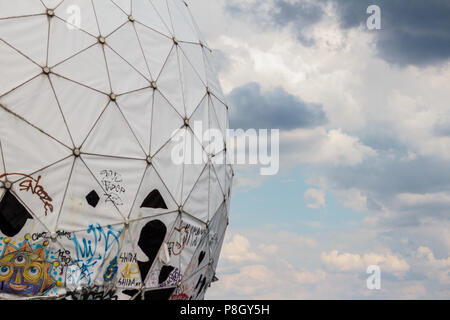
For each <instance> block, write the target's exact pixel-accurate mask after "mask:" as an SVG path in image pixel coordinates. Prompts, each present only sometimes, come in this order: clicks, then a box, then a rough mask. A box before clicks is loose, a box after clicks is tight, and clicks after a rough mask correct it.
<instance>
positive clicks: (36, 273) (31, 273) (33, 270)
mask: <svg viewBox="0 0 450 320" xmlns="http://www.w3.org/2000/svg"><path fill="white" fill-rule="evenodd" d="M41 271H42V269H41V268H40V267H39V266H37V265H34V266H31V267H29V268H27V269H26V270H25V272H24V274H23V275H24V277H25V279H27V280H34V279H38V278H40V277H41Z"/></svg>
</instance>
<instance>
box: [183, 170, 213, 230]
mask: <svg viewBox="0 0 450 320" xmlns="http://www.w3.org/2000/svg"><path fill="white" fill-rule="evenodd" d="M208 185H209V166H206V167H205V169H204V170H203V172H202V174H201V176H200V178H199V179H198V181H197V183H196V184H195V186H194V188H193V189H192V190H191V191H190V193H189V196H188V198H187V200H186V202H185V203H184V204H183V209H184V211H186V212H187V213H189V214H190V215H192V216H194V217H196V218H197V219H199V220H201V221H203V222H205V223H206V222H207V221H208V210H209V208H208V200H209V199H208V193H207V192H205V190H207V189H208Z"/></svg>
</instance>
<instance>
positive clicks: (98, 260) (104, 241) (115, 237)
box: [69, 224, 122, 285]
mask: <svg viewBox="0 0 450 320" xmlns="http://www.w3.org/2000/svg"><path fill="white" fill-rule="evenodd" d="M86 234H87V236H86V237H85V238H82V239H78V237H77V236H76V235H74V236H73V238H72V240H73V242H74V244H75V253H76V260H74V261H73V265H72V266H73V267H74V266H77V268H76V269H78V270H76V269H75V271H74V268H71V270H72V273H77V276H76V277H73V275H69V276H70V277H71V279H70V280H71V281H73V282H75V283H80V282H81V281H82V280H85V281H87V282H88V285H90V284H91V283H92V280H93V279H92V276H93V273H94V271H95V269H96V268H100V267H102V266H103V264H104V263H105V259H106V258H107V257H108V256H109V255H110V252H109V251H110V250H111V248H113V247H114V246H115V245H117V253H116V255H115V257H117V256H118V254H119V250H120V241H119V238H120V235H121V234H122V230H120V229H116V228H113V227H112V226H108V227H107V228H106V230H105V229H104V228H103V227H101V226H100V225H99V224H96V225H90V226H89V228H88V230H87V231H86ZM90 235H92V236H91V237H89V236H90ZM92 238H93V239H92ZM91 239H92V240H91ZM74 278H75V279H74Z"/></svg>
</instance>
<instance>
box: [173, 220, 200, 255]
mask: <svg viewBox="0 0 450 320" xmlns="http://www.w3.org/2000/svg"><path fill="white" fill-rule="evenodd" d="M206 232H207V231H206V229H202V228H199V227H197V226H193V225H190V224H186V225H184V226H180V227H179V228H175V229H174V232H173V233H172V235H171V237H170V239H169V243H168V246H169V252H171V253H172V254H173V255H175V256H178V255H180V254H181V253H182V252H183V251H184V249H185V248H186V247H192V248H196V247H197V246H198V245H199V243H200V241H201V239H202V237H203V235H204V234H205V233H206Z"/></svg>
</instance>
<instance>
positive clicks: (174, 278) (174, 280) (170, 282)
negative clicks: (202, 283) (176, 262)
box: [159, 269, 183, 288]
mask: <svg viewBox="0 0 450 320" xmlns="http://www.w3.org/2000/svg"><path fill="white" fill-rule="evenodd" d="M182 277H183V276H182V274H181V272H180V270H179V269H175V270H173V271H172V272H171V273H170V274H169V277H168V278H167V279H166V280H165V281H164V282H162V283H161V284H160V285H159V287H160V288H165V287H170V286H176V285H177V284H178V283H179V282H180V281H181V278H182Z"/></svg>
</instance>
